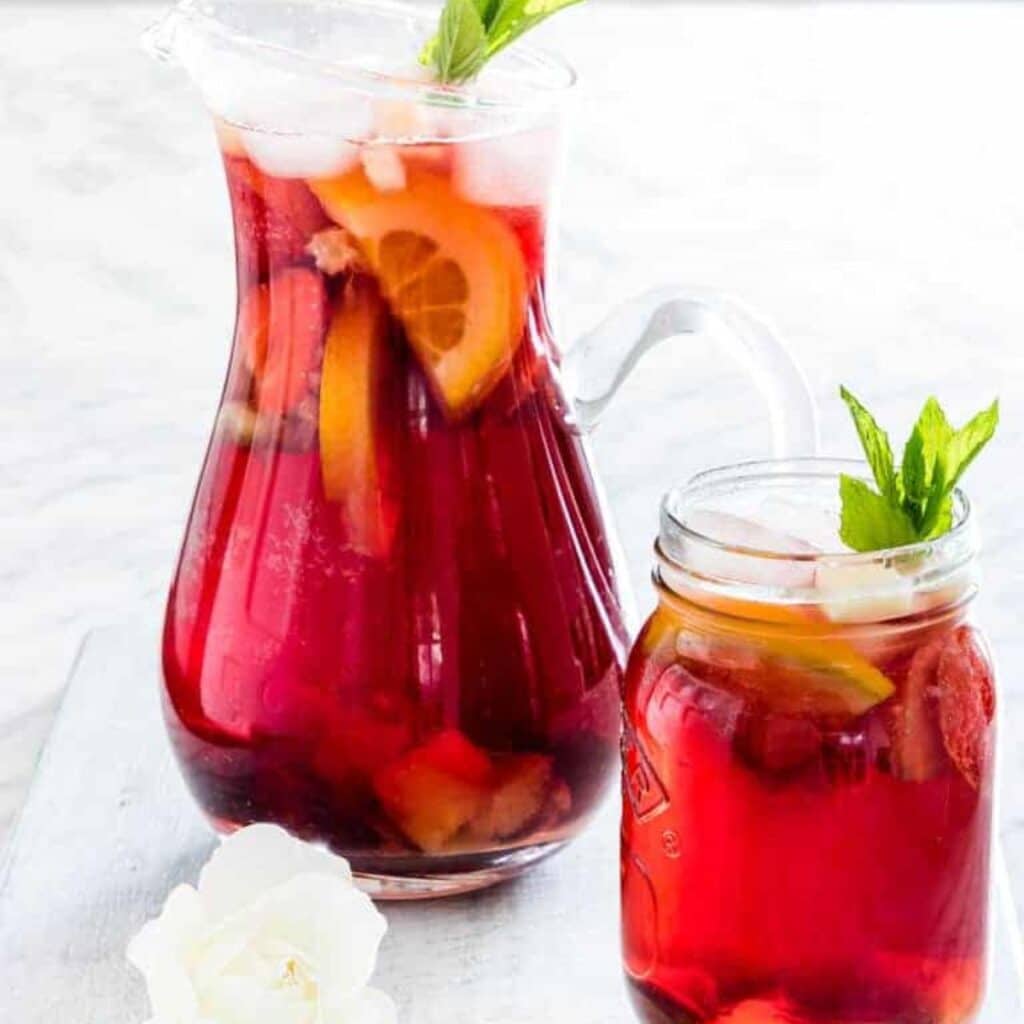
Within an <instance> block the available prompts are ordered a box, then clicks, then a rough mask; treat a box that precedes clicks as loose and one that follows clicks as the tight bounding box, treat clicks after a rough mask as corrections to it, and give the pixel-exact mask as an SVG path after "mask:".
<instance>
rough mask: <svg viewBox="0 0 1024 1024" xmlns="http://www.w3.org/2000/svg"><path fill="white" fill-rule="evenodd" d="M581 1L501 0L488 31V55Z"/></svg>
mask: <svg viewBox="0 0 1024 1024" xmlns="http://www.w3.org/2000/svg"><path fill="white" fill-rule="evenodd" d="M580 2H581V0H499V2H498V6H497V12H496V13H495V15H494V20H493V22H492V23H491V24H490V26H489V28H488V31H487V54H488V56H493V55H494V54H496V53H497V52H498V51H499V50H503V49H504V48H505V47H506V46H508V44H509V43H512V42H514V41H515V40H516V39H518V38H519V37H520V36H521V35H523V33H524V32H529V31H530V29H532V28H534V27H535V26H537V25H539V24H540V23H541V22H542V21H544V20H545V19H546V18H549V17H551V15H552V14H555V13H557V12H558V11H560V10H562V8H563V7H570V6H571V5H573V4H577V3H580Z"/></svg>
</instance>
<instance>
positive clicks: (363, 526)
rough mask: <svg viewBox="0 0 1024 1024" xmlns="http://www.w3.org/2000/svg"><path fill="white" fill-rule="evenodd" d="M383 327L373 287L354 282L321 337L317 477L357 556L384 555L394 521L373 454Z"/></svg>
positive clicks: (384, 350)
mask: <svg viewBox="0 0 1024 1024" xmlns="http://www.w3.org/2000/svg"><path fill="white" fill-rule="evenodd" d="M386 333H387V320H386V314H385V310H384V304H383V302H382V300H381V299H380V296H379V295H378V294H377V289H376V286H375V285H374V284H373V283H372V282H371V281H369V280H367V279H365V278H363V279H356V280H353V281H351V282H350V283H349V285H348V287H347V288H346V290H345V294H344V297H343V298H342V300H341V303H340V305H339V306H338V308H337V310H336V312H335V313H334V316H333V318H332V320H331V325H330V327H329V329H328V331H327V342H326V346H325V350H324V360H323V371H322V374H321V380H320V470H321V474H322V477H323V484H324V495H325V496H326V498H327V500H328V501H337V502H340V503H341V504H342V509H343V515H344V521H345V525H346V528H347V529H346V534H347V537H348V539H349V542H350V543H351V544H352V546H353V547H354V548H355V549H356V550H357V551H359V552H361V553H362V554H364V555H368V556H370V557H375V556H376V557H380V556H383V555H385V554H387V552H388V550H389V549H390V546H391V540H392V538H393V536H394V526H395V523H394V516H393V514H392V513H391V512H390V510H389V508H388V503H387V501H386V494H385V487H384V479H385V475H386V467H385V466H384V465H382V463H381V460H380V453H379V452H378V451H377V446H376V444H375V438H376V436H377V432H376V431H375V425H376V422H377V420H378V419H379V412H378V409H377V406H378V404H379V400H380V391H381V385H382V383H383V377H384V375H385V372H386V370H385V365H384V360H385V359H386V355H387V345H388V339H387V336H386Z"/></svg>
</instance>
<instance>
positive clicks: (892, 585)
mask: <svg viewBox="0 0 1024 1024" xmlns="http://www.w3.org/2000/svg"><path fill="white" fill-rule="evenodd" d="M814 586H815V587H816V588H817V589H818V590H819V591H821V592H822V596H821V608H822V610H823V611H824V612H825V614H826V615H827V616H828V617H829V618H830V619H832V620H833V621H834V622H878V621H882V620H884V619H895V618H899V617H900V616H903V615H907V614H909V613H910V612H911V611H912V610H913V605H914V584H913V581H912V580H910V579H908V578H907V577H906V576H904V575H903V574H902V573H900V572H898V571H897V570H896V569H893V568H891V567H888V566H884V565H878V564H877V563H870V562H869V563H867V564H853V565H843V564H842V563H839V562H837V563H831V564H828V563H825V564H821V565H819V566H817V569H816V572H815V577H814Z"/></svg>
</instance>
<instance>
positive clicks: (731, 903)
mask: <svg viewBox="0 0 1024 1024" xmlns="http://www.w3.org/2000/svg"><path fill="white" fill-rule="evenodd" d="M950 537H953V535H950ZM676 539H677V540H678V537H677V538H676ZM960 539H961V540H962V537H961V538H960ZM686 543H687V544H688V547H687V548H686V549H685V551H686V554H685V556H683V557H681V558H680V560H679V561H678V562H677V561H676V560H675V556H674V555H672V554H667V555H666V557H665V560H664V562H663V564H662V578H663V581H664V580H668V581H669V583H665V584H664V585H663V587H662V590H661V598H660V604H659V608H658V610H657V611H656V612H655V614H654V615H653V616H652V618H651V619H650V621H649V622H648V624H647V626H646V627H645V630H644V632H643V633H642V635H641V637H640V639H639V641H638V644H637V647H636V649H635V651H634V653H633V656H632V659H631V661H630V665H629V668H628V672H627V679H626V684H625V695H626V696H625V700H626V717H627V720H628V723H629V727H628V734H627V739H626V743H625V752H626V753H625V778H624V790H625V800H624V814H623V826H622V900H623V938H624V955H625V966H626V971H627V976H628V979H629V982H630V987H631V991H632V993H633V997H634V1003H635V1006H636V1008H637V1010H638V1012H639V1015H640V1017H641V1019H643V1020H645V1021H648V1022H652V1024H654V1022H657V1024H664V1022H670V1021H671V1022H686V1024H690V1022H712V1021H714V1022H721V1024H775V1022H780V1024H781V1022H786V1024H818V1022H820V1024H843V1022H850V1024H866V1022H878V1024H964V1022H967V1021H971V1020H973V1019H974V1017H975V1014H976V1013H977V1012H978V1010H979V1008H980V1002H981V997H982V991H983V981H984V974H985V943H986V906H987V894H988V856H989V834H990V821H991V811H992V806H991V805H992V771H993V754H992V749H993V731H994V727H993V724H992V723H993V717H994V690H993V679H992V671H991V665H990V663H989V661H988V659H987V655H986V653H985V649H984V645H983V642H982V641H981V640H980V638H979V636H978V634H977V633H976V632H975V630H974V629H973V628H972V627H971V626H970V625H968V624H967V622H966V620H965V614H966V604H967V600H968V599H969V597H970V595H971V592H972V591H971V590H970V588H969V585H968V584H967V583H966V582H965V581H964V580H963V579H960V580H958V581H953V579H952V576H951V572H955V571H956V569H955V567H954V568H953V569H951V571H950V572H947V573H946V574H945V577H944V580H943V585H942V586H941V587H940V589H931V590H929V591H928V592H925V591H923V590H922V589H919V588H918V586H917V580H923V579H924V578H925V577H926V576H927V573H928V572H929V571H930V572H932V574H933V575H932V579H934V578H935V576H934V572H935V569H936V566H937V565H939V566H941V565H942V564H943V560H945V561H947V562H948V563H949V565H950V566H952V565H953V557H952V556H953V554H954V552H953V551H952V550H951V545H952V544H954V543H958V541H956V540H955V539H954V540H949V541H948V543H947V545H946V549H945V550H943V549H942V544H943V543H944V542H943V541H939V542H935V543H934V545H933V547H934V548H935V549H936V550H935V551H933V552H931V553H929V554H927V555H926V554H922V553H921V552H920V551H918V552H917V553H916V554H914V553H912V552H911V553H909V554H908V556H907V560H906V561H905V562H903V561H901V560H900V559H899V558H897V560H896V563H897V566H898V569H897V568H892V567H891V566H889V565H886V566H882V565H881V563H879V564H877V565H872V566H870V567H866V566H864V565H861V566H850V567H849V569H847V568H846V567H843V566H842V565H839V568H838V569H832V570H831V571H832V572H833V575H832V576H831V578H830V579H829V580H828V581H827V582H828V586H829V589H828V590H827V591H826V592H823V591H822V589H821V588H822V587H824V586H825V582H826V581H825V580H824V577H823V575H822V573H823V570H822V569H821V568H820V567H817V566H816V565H815V564H813V556H812V560H811V561H810V562H807V561H805V562H800V561H799V560H794V562H793V563H791V564H788V565H787V564H785V563H784V564H783V568H782V570H781V571H782V573H783V575H782V577H781V579H776V580H775V581H774V582H769V580H768V579H766V578H764V577H762V576H761V572H762V569H763V567H762V569H758V568H755V570H754V572H753V573H749V572H747V573H745V569H746V568H747V567H745V566H744V564H743V562H744V560H745V559H746V558H747V556H746V555H745V554H736V555H732V554H725V555H724V558H725V561H724V562H721V559H722V557H723V555H722V553H721V552H718V554H717V556H716V557H718V558H719V560H720V563H721V571H720V573H719V572H718V570H716V573H718V575H717V583H718V584H723V583H724V582H725V580H726V579H727V578H731V583H732V591H733V593H732V595H731V596H725V595H724V589H723V588H722V587H721V586H720V587H719V592H717V593H715V592H714V591H715V585H714V584H713V582H712V581H714V580H715V579H716V573H712V572H710V571H709V568H708V567H709V565H710V562H705V563H703V564H702V565H701V567H700V577H701V578H700V579H699V580H698V578H697V576H694V575H691V574H690V572H689V571H688V569H687V568H685V566H686V565H687V564H689V565H690V566H691V567H692V566H693V564H694V561H693V560H691V559H695V557H696V556H695V555H694V552H695V550H696V548H697V547H699V546H700V545H701V543H702V542H701V541H695V540H694V539H693V538H692V537H690V538H688V539H687V541H686ZM745 546H749V545H745ZM680 550H683V549H681V548H678V547H677V548H676V551H680ZM783 550H785V549H783ZM662 551H663V553H664V552H671V551H672V543H671V539H670V540H669V541H668V542H666V540H665V536H664V534H663V542H662ZM804 557H805V558H806V555H805V556H804ZM867 557H868V559H870V556H867ZM914 557H917V558H918V562H919V564H917V565H916V566H915V565H914V564H913V561H912V559H913V558H914ZM860 558H861V562H864V561H865V559H864V556H860ZM839 561H840V562H841V561H842V559H841V558H840V560H839ZM837 564H838V563H837ZM961 565H962V563H961ZM791 570H792V571H795V572H796V573H797V578H792V577H791V578H789V579H787V578H786V573H787V572H789V571H791ZM768 571H769V572H771V573H773V574H776V575H777V574H778V572H779V571H780V570H779V568H778V566H772V567H771V568H770V570H768ZM913 572H919V573H920V574H921V575H920V576H918V577H914V576H912V575H903V574H911V573H913ZM816 573H817V574H818V575H817V576H815V574H816ZM865 573H866V575H865ZM808 574H809V575H808ZM844 574H846V575H845V578H844ZM752 581H753V582H752ZM744 585H746V586H747V587H748V591H749V593H748V594H747V595H746V596H744V595H742V594H741V593H740V589H739V588H741V587H742V586H744ZM766 586H770V587H773V588H774V589H775V594H776V596H777V597H778V596H779V595H783V594H788V595H789V596H790V597H791V598H792V601H791V602H790V603H786V598H785V597H783V598H782V600H781V602H779V601H772V600H768V599H767V598H768V590H767V589H766ZM863 586H867V587H868V588H869V589H870V588H877V593H876V594H875V595H874V596H873V597H872V596H870V595H869V596H868V597H867V598H866V599H863V600H861V601H860V602H859V603H858V601H857V600H847V593H846V589H847V587H848V588H849V590H850V591H853V590H854V589H856V588H857V587H863ZM836 588H839V589H836ZM886 588H890V589H888V591H886ZM801 590H802V593H803V596H804V600H803V601H801V602H797V601H796V598H795V595H796V594H797V592H798V591H801ZM815 591H817V593H818V600H819V602H820V603H818V604H814V603H812V602H811V600H810V595H811V594H812V593H814V592H815ZM884 593H887V595H888V596H884V597H883V596H881V595H883V594H884Z"/></svg>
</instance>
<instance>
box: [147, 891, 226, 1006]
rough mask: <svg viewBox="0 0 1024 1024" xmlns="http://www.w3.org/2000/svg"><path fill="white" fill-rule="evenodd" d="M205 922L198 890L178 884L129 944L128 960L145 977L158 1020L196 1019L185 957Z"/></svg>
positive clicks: (194, 996)
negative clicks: (160, 910) (156, 913)
mask: <svg viewBox="0 0 1024 1024" xmlns="http://www.w3.org/2000/svg"><path fill="white" fill-rule="evenodd" d="M205 925H206V922H205V917H204V914H203V907H202V904H201V903H200V901H199V895H198V893H197V892H196V891H195V889H193V888H192V887H191V886H189V885H179V886H178V887H177V888H176V889H173V890H171V893H170V895H169V896H168V897H167V901H166V903H165V904H164V908H163V911H162V912H161V914H160V916H159V917H157V918H155V919H154V920H152V921H149V922H147V923H146V924H145V925H143V927H142V929H141V930H140V931H139V933H138V934H137V935H136V936H135V938H134V939H132V941H131V942H130V943H129V944H128V950H127V956H128V961H129V963H132V964H134V966H135V967H136V968H138V970H139V971H141V972H142V976H143V977H144V978H145V980H146V988H147V990H148V991H149V1002H150V1008H151V1009H152V1011H153V1016H154V1017H155V1018H156V1019H157V1020H160V1021H167V1022H178V1021H182V1022H185V1021H193V1020H196V1018H197V1015H198V1002H197V1000H196V995H195V991H194V989H193V986H192V981H191V979H190V978H189V974H188V970H187V966H186V961H187V958H188V952H189V949H190V948H191V946H192V945H193V944H194V943H196V942H198V941H200V939H201V936H202V934H203V930H204V928H205Z"/></svg>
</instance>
